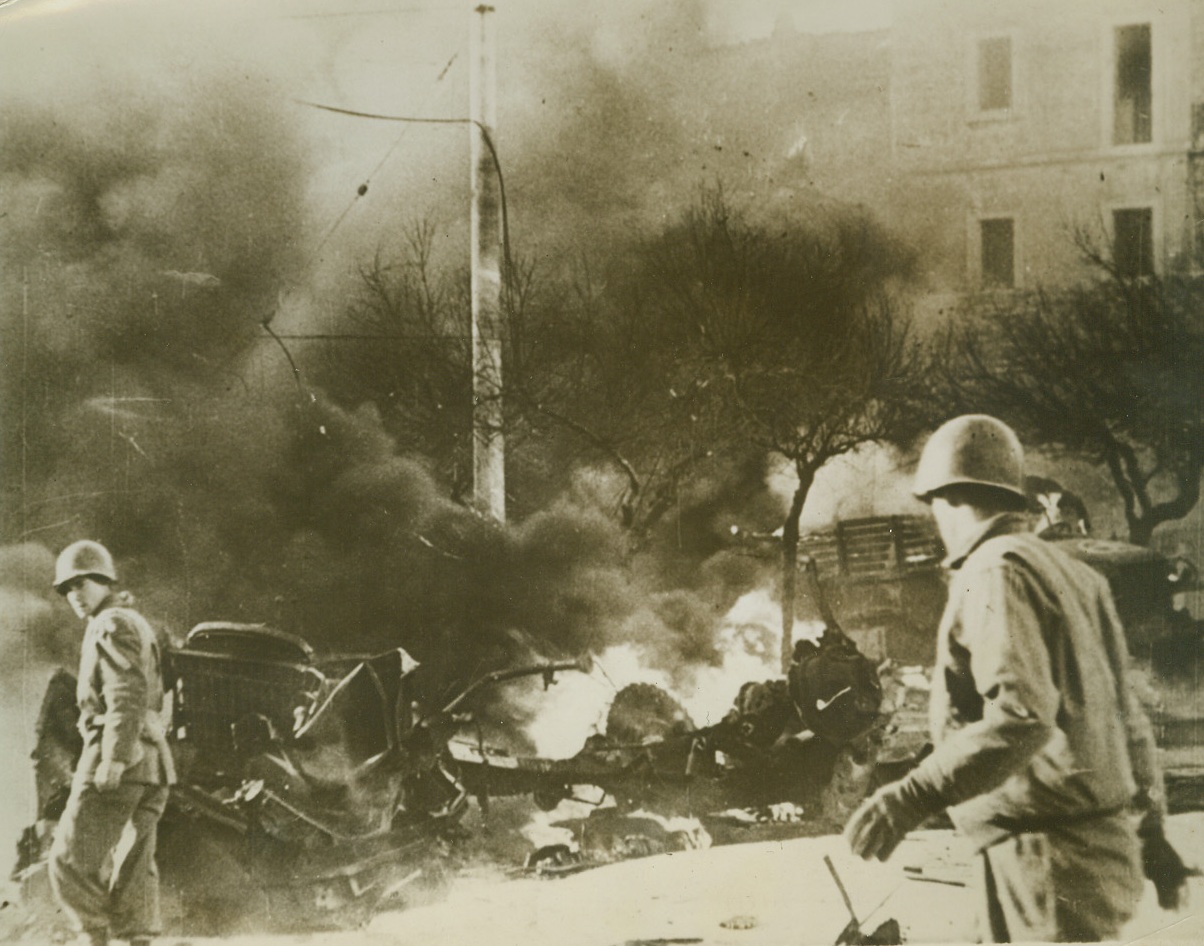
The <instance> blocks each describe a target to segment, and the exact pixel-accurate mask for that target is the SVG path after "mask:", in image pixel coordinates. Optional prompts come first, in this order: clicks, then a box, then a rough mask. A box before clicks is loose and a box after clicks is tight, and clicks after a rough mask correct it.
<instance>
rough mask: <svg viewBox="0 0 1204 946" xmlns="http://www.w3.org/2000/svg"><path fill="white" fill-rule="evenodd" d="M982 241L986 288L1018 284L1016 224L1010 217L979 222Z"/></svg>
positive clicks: (983, 279) (983, 277) (984, 286)
mask: <svg viewBox="0 0 1204 946" xmlns="http://www.w3.org/2000/svg"><path fill="white" fill-rule="evenodd" d="M978 226H979V236H980V237H981V243H982V285H983V288H984V289H1011V288H1012V287H1013V286H1015V285H1016V265H1015V261H1016V251H1015V236H1016V234H1015V225H1014V223H1013V222H1012V220H1011V218H1010V217H999V218H996V219H993V220H980V221H979V222H978Z"/></svg>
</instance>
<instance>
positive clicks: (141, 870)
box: [50, 540, 175, 946]
mask: <svg viewBox="0 0 1204 946" xmlns="http://www.w3.org/2000/svg"><path fill="white" fill-rule="evenodd" d="M116 581H117V572H116V570H115V568H114V566H113V557H112V556H111V555H110V554H109V551H108V549H106V548H105V547H104V546H103V545H101V544H99V543H98V542H90V541H87V540H84V541H80V542H75V543H73V544H71V545H69V546H67V548H65V549H64V550H63V552H62V554H60V555H59V558H58V562H57V564H56V566H55V575H54V589H55V591H57V592H58V593H59V594H61V595H63V596H64V597H66V599H67V602H68V603H69V604H70V605H71V608H72V610H73V611H75V613H76V616H78V617H80V618H82V619H84V620H86V621H87V629H86V630H85V632H84V640H83V645H82V647H81V652H80V662H79V684H78V688H77V691H76V697H77V700H78V702H79V710H80V717H79V728H80V733H81V735H82V736H83V738H84V748H83V753H82V754H81V756H80V759H79V763H78V764H77V766H76V770H75V778H74V780H73V781H72V785H71V794H70V797H69V798H68V800H67V806H66V809H65V811H64V812H63V816H62V819H61V820H60V821H59V824H58V828H57V830H56V832H55V838H54V843H53V845H52V846H51V849H50V881H51V885H52V886H53V888H54V892H55V896H56V897H57V898H58V900H59V902H60V903H61V904H62V905H63V906H64V907H65V908H66V910H67V912H68V913H69V914H70V915H71V916H72V918H73V919H74V920H75V921H76V923H77V924H78V925H79V927H80V928H81V929H82V930H83V932H84V933H85V934H86V936H87V941H88V942H89V943H90V944H92V946H103V944H106V943H108V941H109V937H110V935H113V936H117V937H119V938H122V939H127V940H129V942H130V943H131V944H132V946H145V944H148V943H150V941H151V938H152V936H154V935H156V934H157V933H158V932H159V922H160V921H159V875H158V869H157V868H156V866H155V842H156V837H157V832H158V825H159V818H160V817H161V816H162V814H163V810H164V808H165V807H166V805H167V796H168V786H169V785H170V784H172V783H173V782H174V781H175V771H174V767H173V764H172V757H171V750H170V749H169V748H168V746H167V740H166V737H165V734H164V730H163V723H162V720H161V714H162V710H163V683H162V677H161V674H160V667H159V647H158V643H157V641H156V639H155V634H154V631H152V630H151V627H150V625H149V624H147V622H146V619H145V618H143V617H142V615H140V614H139V613H138V612H137V611H135V610H134V609H133V608H131V607H129V604H130V602H131V600H132V599H130V598H129V596H128V595H126V594H125V593H121V594H118V593H116V592H115V591H114V587H113V586H114V585H115V583H116ZM127 827H131V828H132V839H133V843H132V844H131V846H130V847H129V849H128V851H127V852H126V854H125V856H124V857H122V858H121V859H120V861H119V862H116V863H114V862H113V855H114V849H115V848H116V847H117V845H118V841H120V840H121V839H122V835H123V833H125V832H126V829H127Z"/></svg>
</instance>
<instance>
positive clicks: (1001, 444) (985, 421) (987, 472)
mask: <svg viewBox="0 0 1204 946" xmlns="http://www.w3.org/2000/svg"><path fill="white" fill-rule="evenodd" d="M963 485H966V486H968V485H973V486H987V487H991V488H992V489H999V490H1003V491H1004V492H1006V493H1010V494H1012V495H1013V496H1016V497H1019V498H1020V499H1021V500H1026V495H1025V491H1024V448H1023V447H1022V446H1021V445H1020V438H1019V437H1017V436H1016V432H1015V431H1013V430H1012V428H1011V427H1009V426H1008V425H1007V424H1005V423H1004V422H1003V421H1001V420H998V419H997V418H994V417H991V416H989V415H987V414H965V415H963V416H962V417H955V418H954V419H953V420H951V421H948V422H946V423H945V424H943V425H942V426H941V427H939V428H937V431H936V433H934V434H933V435H932V436H931V437H929V438H928V443H926V444H925V445H924V451H923V453H921V454H920V463H919V466H918V467H917V468H916V478H915V484H914V485H913V487H912V492H913V493H914V494H915V495H916V496H917V497H918V498H920V499H923V500H928V499H930V498H931V497H932V494H933V493H935V492H936V491H937V490H940V489H944V488H945V487H947V486H963Z"/></svg>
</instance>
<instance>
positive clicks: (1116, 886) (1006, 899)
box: [979, 814, 1144, 943]
mask: <svg viewBox="0 0 1204 946" xmlns="http://www.w3.org/2000/svg"><path fill="white" fill-rule="evenodd" d="M979 858H980V860H979V865H980V873H979V881H980V891H981V894H982V896H983V900H982V905H981V913H980V929H979V933H980V937H981V940H980V941H981V942H986V943H1020V942H1023V943H1048V942H1059V943H1067V942H1072V943H1073V942H1088V943H1098V942H1103V941H1106V940H1115V939H1117V938H1119V936H1120V931H1121V927H1123V926H1124V924H1125V923H1126V922H1128V920H1129V919H1130V918H1132V916H1133V913H1134V911H1135V909H1136V906H1137V902H1138V900H1140V899H1141V894H1142V887H1143V884H1144V878H1143V877H1142V873H1141V856H1140V847H1139V845H1138V842H1137V837H1136V834H1135V833H1134V830H1133V826H1132V824H1130V823H1129V819H1128V816H1127V815H1125V814H1117V815H1111V816H1108V817H1101V818H1095V819H1091V820H1087V821H1083V822H1080V823H1077V824H1075V823H1068V824H1063V825H1059V826H1058V827H1057V828H1056V829H1055V830H1051V831H1047V832H1040V833H1033V834H1017V835H1013V836H1011V837H1009V838H1006V839H1005V840H1003V841H1000V842H999V843H998V844H996V845H993V846H992V847H989V848H987V849H986V850H985V851H983V852H982V853H981V854H980V855H979Z"/></svg>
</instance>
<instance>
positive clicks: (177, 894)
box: [15, 622, 881, 933]
mask: <svg viewBox="0 0 1204 946" xmlns="http://www.w3.org/2000/svg"><path fill="white" fill-rule="evenodd" d="M168 655H169V659H168V661H167V664H168V666H169V668H170V674H169V680H168V685H169V697H170V699H169V704H170V714H171V718H170V724H169V727H168V731H169V739H170V741H171V742H172V744H173V750H174V752H175V755H176V759H177V768H178V769H179V772H180V780H179V784H177V785H176V786H175V787H174V788H173V790H172V795H171V800H170V802H169V807H168V811H167V813H166V815H165V817H164V819H163V822H162V824H161V828H160V847H159V863H160V868H161V873H162V875H163V886H164V891H165V895H166V897H165V899H166V900H167V901H168V902H169V903H171V902H172V901H173V899H174V901H176V902H175V903H174V904H173V905H174V907H175V909H174V912H175V914H176V916H175V917H174V919H175V921H176V923H178V925H179V926H180V927H181V928H183V929H186V930H187V931H188V932H215V933H221V932H227V931H233V930H236V929H242V928H250V926H254V925H257V923H258V924H262V923H263V922H269V923H271V924H272V925H273V926H275V927H280V926H282V925H288V926H297V927H311V928H312V927H313V926H315V925H345V924H346V923H347V922H348V921H349V920H351V921H354V920H355V919H356V918H362V916H363V915H365V914H366V913H370V912H372V911H374V910H377V909H380V908H382V907H383V906H385V905H395V904H399V903H403V902H405V900H406V899H407V898H408V897H409V896H410V894H411V893H413V892H414V889H418V888H421V887H422V886H423V885H425V884H430V883H432V882H436V881H437V879H438V876H439V874H440V872H441V870H443V867H442V866H441V865H442V864H443V863H444V862H445V861H446V854H447V848H448V847H449V846H454V845H455V843H456V841H457V838H458V836H461V835H462V834H463V828H462V826H461V825H460V822H461V819H462V817H463V816H464V814H465V812H466V810H467V809H468V807H469V801H470V799H473V798H475V799H476V801H477V802H478V803H479V805H480V807H481V809H482V811H488V808H489V802H490V799H491V798H494V797H500V796H529V797H531V798H532V799H533V800H534V802H535V803H536V804H537V805H538V806H540V807H543V808H545V809H550V808H553V807H555V805H556V804H557V803H558V802H560V801H561V800H563V799H565V798H569V797H573V794H574V791H575V789H576V787H578V786H596V787H597V788H599V789H601V790H602V791H603V792H605V793H606V794H607V795H609V796H610V797H611V798H613V800H614V802H615V804H614V805H613V806H611V807H612V808H613V809H614V810H616V811H617V812H618V813H620V814H621V815H628V814H631V813H633V812H636V811H637V810H639V809H643V810H646V811H650V812H655V813H657V814H661V815H668V814H700V813H704V812H710V811H717V810H720V809H727V808H733V807H749V806H762V805H770V804H772V803H775V802H787V801H789V802H795V803H796V804H798V805H800V806H803V807H804V808H805V809H807V810H808V811H810V810H811V809H812V808H813V806H815V805H816V804H817V800H818V799H819V798H820V797H821V796H822V794H823V792H824V791H825V789H826V787H827V786H828V785H830V784H831V783H832V782H833V781H834V773H835V771H836V769H837V762H838V760H839V759H840V758H841V755H842V753H843V752H845V751H846V750H847V748H848V747H849V746H850V745H851V744H853V743H855V742H857V740H858V739H860V738H861V737H863V736H864V734H865V733H867V732H869V731H871V730H872V729H873V728H874V726H875V725H876V724H878V723H879V722H881V714H880V703H881V687H880V684H879V681H878V678H877V675H876V670H875V664H874V663H873V662H872V661H869V660H868V659H866V658H865V657H864V656H863V655H861V654H860V652H859V651H858V650H857V648H856V647H855V645H854V644H853V643H852V641H851V640H850V639H849V638H848V637H847V636H846V635H844V634H843V633H842V632H841V631H840V630H839V628H837V627H831V628H829V629H828V630H827V632H826V633H825V634H824V635H823V636H822V637H821V638H820V639H819V640H818V641H817V642H811V641H800V642H799V644H798V645H797V647H796V653H795V662H794V665H793V666H792V667H791V669H790V673H789V675H788V678H787V679H783V680H771V681H766V682H764V683H749V684H746V685H745V686H744V687H743V688H742V689H741V691H740V694H739V697H738V698H737V700H736V705H735V706H734V707H733V709H732V711H731V712H730V713H729V714H728V715H727V716H726V717H725V718H724V719H723V720H722V721H721V722H720V723H719V724H717V725H715V726H710V727H706V728H703V729H696V728H695V727H694V726H693V724H692V723H691V722H690V721H689V719H688V717H686V715H685V713H684V712H683V711H682V710H681V709H680V707H678V706H677V704H676V703H675V702H674V701H673V699H672V698H671V697H670V696H669V695H668V694H667V693H665V692H664V691H661V690H658V689H656V688H652V687H648V686H645V685H636V686H633V687H628V688H625V689H623V690H621V691H620V692H619V693H618V695H617V696H616V698H615V700H614V702H613V704H612V706H611V707H610V712H609V715H608V718H607V725H606V730H605V732H604V733H601V734H596V735H594V736H590V737H589V738H588V739H586V743H585V746H584V747H583V748H582V750H581V751H580V752H579V753H577V754H576V755H575V756H573V757H572V758H570V759H561V760H550V759H539V758H523V757H517V756H512V755H509V754H507V753H504V752H503V751H501V750H500V749H495V748H490V747H488V746H486V745H485V744H484V743H483V741H482V740H481V739H479V738H478V740H477V741H476V742H475V743H474V742H471V741H468V740H466V739H464V738H461V737H459V736H458V734H459V733H460V731H461V730H462V729H463V728H464V724H465V723H466V722H468V720H469V719H470V718H471V714H470V713H466V712H465V710H469V709H471V707H472V704H473V701H474V698H476V697H477V696H478V695H480V694H481V693H482V691H483V690H486V689H487V688H490V687H494V686H497V685H499V684H502V683H505V682H507V681H510V680H515V679H518V678H521V677H531V676H536V677H542V678H543V680H544V682H545V685H546V684H550V683H551V682H552V681H553V680H554V679H555V677H556V675H557V674H560V673H562V672H565V671H576V672H588V671H589V670H590V660H589V658H588V657H585V658H581V659H577V660H571V661H559V662H544V663H537V664H533V665H530V666H521V667H514V668H508V669H502V670H495V671H493V672H491V673H487V674H485V675H484V676H482V677H480V678H478V679H477V680H475V681H473V682H472V683H470V684H469V685H468V686H467V687H465V688H464V689H463V690H462V691H461V692H459V693H458V694H457V695H455V696H454V697H452V698H450V699H448V700H445V701H443V702H441V703H438V704H436V706H435V708H434V709H429V708H427V707H425V706H424V705H423V704H422V702H421V701H420V699H419V698H418V688H416V687H415V685H414V683H415V675H416V672H417V664H416V663H415V662H414V661H413V660H412V659H411V658H410V657H409V655H408V654H407V653H406V652H405V651H404V650H402V649H400V648H399V649H394V650H391V651H387V652H384V653H381V654H376V655H373V656H368V657H361V656H335V657H330V658H320V657H319V656H317V655H316V654H315V653H314V651H313V649H312V648H311V647H310V646H309V645H308V644H307V643H306V642H305V641H304V640H302V639H300V638H298V637H296V636H294V635H291V634H288V633H285V632H282V631H279V630H275V629H273V628H269V627H266V626H263V625H248V624H235V623H222V622H210V623H205V624H200V625H198V626H196V627H195V628H193V630H192V631H191V632H190V633H189V634H188V635H187V638H186V639H185V641H184V643H183V644H182V645H181V646H179V647H177V648H172V649H170V650H169V651H168ZM75 717H76V711H75V681H74V678H73V677H72V676H71V675H70V674H69V673H67V672H66V671H64V670H60V671H58V672H56V673H55V674H54V676H53V677H52V679H51V680H50V683H49V685H48V687H47V691H46V695H45V697H44V700H43V704H42V707H41V712H40V714H39V718H38V723H37V740H36V747H35V750H34V753H33V757H34V763H35V765H34V768H35V776H36V787H37V805H38V808H37V822H36V823H35V824H34V825H32V826H30V827H29V828H27V829H26V830H25V832H24V835H23V837H22V839H21V842H20V844H19V849H18V864H17V869H16V872H15V874H16V876H18V877H19V878H20V879H22V880H23V882H24V886H25V889H26V891H27V894H28V898H29V899H30V900H34V901H36V900H37V899H38V897H39V890H40V891H41V893H43V894H44V893H45V892H46V891H45V886H46V882H45V871H44V858H45V855H46V853H47V849H48V847H49V840H50V837H51V834H52V829H53V825H54V823H55V821H56V820H57V818H58V817H59V815H60V814H61V812H62V809H63V805H64V803H65V801H66V797H67V794H68V791H69V788H70V782H71V777H72V773H73V770H74V766H75V761H76V759H77V757H78V754H79V751H80V748H81V745H80V739H79V736H78V733H77V732H76V729H75ZM816 810H818V809H816ZM602 823H603V821H602V820H599V821H596V822H594V824H595V826H598V825H601V824H602ZM597 830H598V831H601V828H597ZM623 833H624V835H625V836H626V835H627V834H630V830H629V829H628V828H625V829H624V831H623ZM645 837H646V838H647V833H646V832H645ZM667 846H668V849H672V848H673V846H674V845H672V844H669V845H667ZM663 849H666V845H665V844H661V843H657V842H655V841H648V842H647V843H645V844H643V845H642V846H635V847H630V846H629V847H628V848H627V849H626V856H633V855H636V854H648V853H656V852H657V851H659V850H663ZM411 888H413V889H411ZM168 912H169V913H170V912H172V911H170V910H169V911H168ZM248 918H251V920H250V925H249V926H248ZM173 925H174V924H173Z"/></svg>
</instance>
